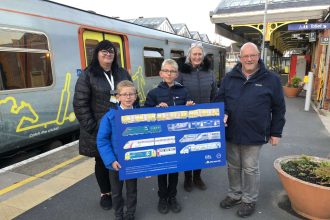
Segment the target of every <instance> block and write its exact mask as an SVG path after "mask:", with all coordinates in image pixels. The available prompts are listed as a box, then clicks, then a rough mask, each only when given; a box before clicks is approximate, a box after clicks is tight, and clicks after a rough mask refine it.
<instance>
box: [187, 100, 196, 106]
mask: <svg viewBox="0 0 330 220" xmlns="http://www.w3.org/2000/svg"><path fill="white" fill-rule="evenodd" d="M186 105H187V106H189V105H195V102H194V101H187V102H186Z"/></svg>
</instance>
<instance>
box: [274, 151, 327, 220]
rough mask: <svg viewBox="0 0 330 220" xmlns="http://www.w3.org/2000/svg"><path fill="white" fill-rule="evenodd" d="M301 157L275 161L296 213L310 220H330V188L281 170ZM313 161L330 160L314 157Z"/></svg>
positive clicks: (287, 157)
mask: <svg viewBox="0 0 330 220" xmlns="http://www.w3.org/2000/svg"><path fill="white" fill-rule="evenodd" d="M300 157H301V156H300V155H294V156H285V157H280V158H278V159H276V160H275V161H274V167H275V169H276V171H277V173H278V175H279V177H280V180H281V182H282V185H283V187H284V189H285V191H286V192H287V194H288V196H289V199H290V202H291V206H292V208H293V210H294V211H295V212H297V213H298V214H299V215H302V216H304V217H306V218H309V219H315V220H330V187H326V186H320V185H317V184H312V183H308V182H305V181H302V180H300V179H297V178H295V177H293V176H291V175H289V174H287V173H286V172H284V171H283V170H282V168H281V163H285V162H287V161H290V160H294V159H298V158H300ZM312 158H313V159H312V160H313V161H329V159H325V158H319V157H312Z"/></svg>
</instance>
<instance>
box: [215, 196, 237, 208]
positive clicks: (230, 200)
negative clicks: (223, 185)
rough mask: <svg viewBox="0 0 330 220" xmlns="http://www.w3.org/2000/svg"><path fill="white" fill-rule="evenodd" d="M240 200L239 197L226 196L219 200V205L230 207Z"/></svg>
mask: <svg viewBox="0 0 330 220" xmlns="http://www.w3.org/2000/svg"><path fill="white" fill-rule="evenodd" d="M241 202H242V201H241V200H240V199H233V198H231V197H229V196H227V197H226V198H225V199H224V200H222V201H221V202H220V207H221V208H224V209H230V208H231V207H233V206H235V205H238V204H240V203H241Z"/></svg>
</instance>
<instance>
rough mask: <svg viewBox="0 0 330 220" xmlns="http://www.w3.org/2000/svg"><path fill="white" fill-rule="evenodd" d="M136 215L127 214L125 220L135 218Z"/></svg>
mask: <svg viewBox="0 0 330 220" xmlns="http://www.w3.org/2000/svg"><path fill="white" fill-rule="evenodd" d="M134 219H135V216H134V215H133V214H126V215H125V217H124V220H134Z"/></svg>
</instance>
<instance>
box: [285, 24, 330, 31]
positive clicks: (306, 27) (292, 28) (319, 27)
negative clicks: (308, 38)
mask: <svg viewBox="0 0 330 220" xmlns="http://www.w3.org/2000/svg"><path fill="white" fill-rule="evenodd" d="M324 29H330V23H315V24H289V25H288V30H289V31H298V30H299V31H300V30H324Z"/></svg>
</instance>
